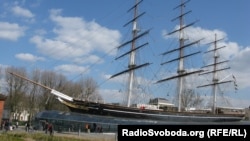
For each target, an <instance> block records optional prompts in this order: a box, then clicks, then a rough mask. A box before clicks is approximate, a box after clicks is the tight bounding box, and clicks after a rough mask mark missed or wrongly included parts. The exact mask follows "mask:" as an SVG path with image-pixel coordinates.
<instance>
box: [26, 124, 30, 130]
mask: <svg viewBox="0 0 250 141" xmlns="http://www.w3.org/2000/svg"><path fill="white" fill-rule="evenodd" d="M29 130H30V122H27V123H26V132H29Z"/></svg>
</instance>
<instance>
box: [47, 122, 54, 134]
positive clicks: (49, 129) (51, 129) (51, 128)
mask: <svg viewBox="0 0 250 141" xmlns="http://www.w3.org/2000/svg"><path fill="white" fill-rule="evenodd" d="M48 131H49V134H50V135H53V125H52V124H51V123H49V124H48Z"/></svg>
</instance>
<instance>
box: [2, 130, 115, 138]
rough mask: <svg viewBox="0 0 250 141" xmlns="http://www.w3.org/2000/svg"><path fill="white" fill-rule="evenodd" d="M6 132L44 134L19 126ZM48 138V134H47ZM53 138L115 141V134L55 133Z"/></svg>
mask: <svg viewBox="0 0 250 141" xmlns="http://www.w3.org/2000/svg"><path fill="white" fill-rule="evenodd" d="M3 131H4V130H2V131H1V130H0V132H3ZM8 132H16V133H29V134H32V133H44V134H45V132H44V131H41V130H30V131H29V132H27V131H26V130H25V127H24V126H20V127H18V128H16V129H13V130H10V131H8ZM48 136H49V133H48ZM53 136H64V137H73V138H80V139H86V140H89V141H117V134H116V133H105V132H104V133H86V132H60V133H59V132H57V131H55V132H54V133H53Z"/></svg>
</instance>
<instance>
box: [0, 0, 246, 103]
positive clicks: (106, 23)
mask: <svg viewBox="0 0 250 141" xmlns="http://www.w3.org/2000/svg"><path fill="white" fill-rule="evenodd" d="M0 2H1V5H0V46H1V47H0V48H1V56H0V60H1V61H0V65H1V66H2V67H6V66H16V67H25V68H27V69H28V70H33V69H35V68H39V69H42V70H53V71H57V72H60V73H63V74H65V75H66V76H67V77H68V78H69V79H72V80H74V79H76V78H78V77H79V76H91V77H93V78H95V79H96V81H98V84H100V89H101V92H100V93H102V94H103V96H104V95H106V96H107V95H109V96H110V97H112V98H109V99H106V100H107V101H108V100H110V99H113V100H117V99H120V98H121V96H120V95H119V94H117V92H120V91H121V88H119V87H122V86H124V85H123V84H120V82H121V81H122V80H121V79H119V78H116V79H115V80H112V81H111V84H109V83H107V82H106V81H107V79H105V78H108V77H109V76H110V75H112V74H114V73H116V72H119V71H121V67H125V66H127V64H126V63H125V64H124V63H122V61H125V59H123V60H122V61H120V64H115V63H114V59H113V58H114V57H116V56H118V55H117V54H119V51H117V50H116V48H115V47H117V46H118V45H119V44H121V43H122V42H124V41H126V40H128V39H130V36H131V35H130V31H131V29H129V26H128V27H123V25H124V24H125V23H126V22H128V21H129V20H131V17H132V13H131V12H130V13H129V12H127V10H128V9H129V8H130V7H131V6H132V5H133V4H134V0H74V1H70V0H53V1H51V0H32V1H31V0H18V1H14V0H0ZM178 4H179V1H174V0H172V1H170V0H169V1H166V0H157V1H153V0H144V1H143V3H142V4H141V7H140V8H139V12H144V11H145V12H146V14H145V15H144V16H143V17H142V18H140V20H139V22H138V25H139V27H140V29H141V30H147V29H151V30H150V34H149V35H148V36H147V37H146V38H143V39H142V42H149V46H148V47H146V49H147V50H146V49H145V52H143V51H141V52H140V53H144V54H143V55H141V56H140V60H141V61H142V62H144V61H150V62H151V63H153V65H151V66H150V69H149V70H150V75H151V76H150V77H149V78H145V76H148V75H149V74H148V75H145V76H144V77H143V76H140V80H139V81H140V82H139V83H142V82H141V81H142V80H146V82H148V83H149V80H153V81H156V80H157V79H160V78H162V77H164V76H163V69H161V68H160V65H159V64H160V63H161V61H162V59H163V58H162V57H160V55H159V54H160V53H162V52H163V51H166V50H169V49H170V48H171V47H173V46H175V45H178V44H177V43H173V41H174V40H175V37H174V36H170V37H169V36H164V33H168V32H170V31H172V30H173V29H174V28H175V27H176V25H177V23H176V22H171V19H173V18H175V17H177V16H178V14H179V11H178V10H173V8H174V7H176V6H177V5H178ZM186 10H187V11H188V10H192V12H191V13H189V14H188V15H187V17H186V18H185V23H187V24H188V23H190V22H193V21H196V20H199V21H198V22H197V23H196V24H195V25H194V26H192V27H190V28H189V29H188V31H190V32H191V34H190V33H187V36H188V38H189V39H190V40H196V39H199V38H205V39H204V41H203V42H204V43H205V42H210V41H212V40H213V39H214V34H215V33H216V34H217V36H218V38H224V40H223V41H222V42H221V43H220V45H225V46H227V47H226V48H225V50H223V51H222V52H220V56H221V58H223V59H226V60H227V59H229V60H231V61H230V64H229V65H230V66H231V69H230V71H228V72H227V74H226V75H225V77H227V76H228V75H230V74H233V75H234V76H236V78H237V84H238V86H239V90H238V91H237V93H235V91H234V89H233V88H232V89H231V88H228V89H226V93H228V95H227V96H230V98H232V99H230V100H231V101H232V102H233V103H234V105H236V106H240V107H248V106H249V105H250V102H249V101H250V95H249V91H250V83H249V78H250V73H249V72H250V66H249V60H250V57H249V56H250V40H249V37H250V19H249V18H248V17H249V16H248V13H250V1H249V0H240V1H228V0H220V1H216V0H202V1H201V0H191V1H190V2H189V3H188V5H187V7H186ZM199 46H200V49H201V50H202V51H206V50H207V49H208V48H209V46H204V45H199ZM195 49H197V48H195ZM145 56H146V57H145ZM169 58H171V57H169ZM203 58H206V56H203ZM191 62H192V63H194V64H195V66H193V68H191V69H196V68H198V66H201V65H202V63H204V62H201V60H200V59H197V58H195V59H194V60H191ZM205 63H207V62H205ZM172 67H174V65H173V64H171V65H170V66H168V68H172ZM143 71H146V70H143ZM155 75H159V76H157V77H155ZM165 75H166V74H165ZM168 75H169V74H168ZM199 82H201V81H198V82H197V83H199ZM149 84H150V83H149ZM165 86H166V88H164V87H162V86H161V87H160V86H157V87H156V88H154V90H153V91H151V92H150V93H151V94H155V93H157V94H158V93H165V95H166V93H167V94H170V95H171V93H173V92H166V91H170V90H173V88H172V87H171V86H170V85H168V84H166V85H165ZM227 86H228V87H229V86H231V85H227ZM156 89H157V90H156ZM158 89H163V90H158ZM222 89H223V88H222ZM155 90H156V91H155ZM225 96H226V95H225ZM238 97H240V98H238ZM240 104H241V105H240Z"/></svg>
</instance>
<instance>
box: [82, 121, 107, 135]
mask: <svg viewBox="0 0 250 141" xmlns="http://www.w3.org/2000/svg"><path fill="white" fill-rule="evenodd" d="M85 129H86V132H87V133H90V132H98V133H102V132H103V131H102V126H101V125H99V126H97V125H96V123H93V127H92V128H91V125H90V124H88V123H87V124H86V125H85Z"/></svg>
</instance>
